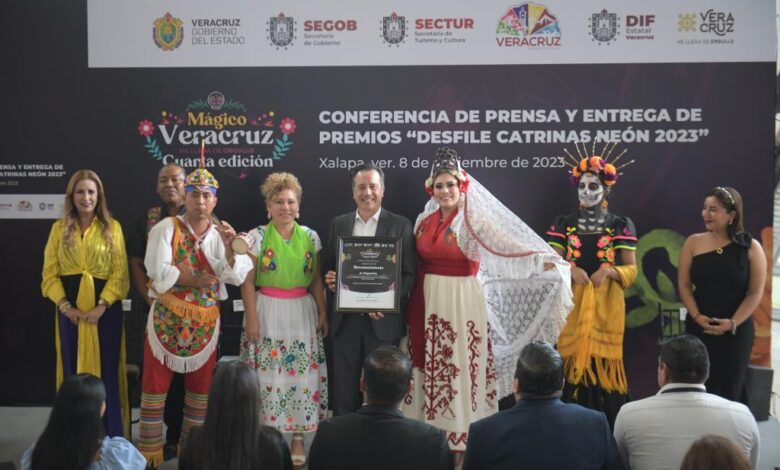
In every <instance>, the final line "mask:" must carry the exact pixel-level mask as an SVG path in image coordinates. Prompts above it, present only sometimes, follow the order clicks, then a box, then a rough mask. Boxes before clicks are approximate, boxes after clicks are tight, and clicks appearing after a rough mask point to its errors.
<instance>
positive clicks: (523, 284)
mask: <svg viewBox="0 0 780 470" xmlns="http://www.w3.org/2000/svg"><path fill="white" fill-rule="evenodd" d="M462 196H464V197H463V206H462V207H461V210H460V211H459V212H458V214H457V215H456V216H455V219H454V220H453V221H452V224H451V225H450V228H451V229H452V230H453V232H455V234H456V235H457V239H458V247H459V248H460V249H461V251H463V253H464V254H465V255H466V257H468V258H469V259H471V260H474V261H479V263H480V264H479V273H478V274H477V277H478V279H479V281H480V283H481V284H482V286H483V289H484V292H485V300H486V302H487V312H488V321H489V323H490V330H491V340H492V342H493V355H494V364H495V368H496V374H497V376H498V391H499V396H500V397H504V396H507V395H509V394H511V393H512V378H513V377H514V372H515V366H516V364H517V358H518V357H519V355H520V350H521V349H522V348H523V346H525V345H526V344H528V343H529V342H531V341H536V340H544V341H547V342H549V343H551V344H555V342H556V341H557V340H558V334H559V333H560V331H561V329H563V326H564V324H565V323H566V317H567V315H568V314H569V311H570V310H571V309H572V307H573V306H574V304H573V302H572V292H571V272H570V267H569V264H568V263H567V262H566V261H564V260H563V259H562V258H561V257H560V256H559V255H558V254H557V253H556V252H555V251H554V250H553V249H552V248H551V247H550V246H549V245H547V243H545V241H544V240H542V238H541V237H539V235H537V234H536V233H535V232H534V231H533V230H531V228H530V227H528V225H526V224H525V222H523V221H522V220H520V218H519V217H518V216H516V215H515V214H514V213H513V212H512V211H511V210H509V209H508V208H507V207H506V206H505V205H503V204H502V203H501V202H500V201H499V200H498V199H496V198H495V197H494V196H493V195H492V194H490V192H489V191H488V190H487V189H485V187H484V186H482V185H481V184H479V182H478V181H477V180H476V179H475V178H474V177H473V176H471V175H469V186H468V191H466V192H465V193H463V195H462ZM438 209H439V205H438V203H436V201H435V200H434V199H433V198H431V200H430V201H428V203H427V204H426V205H425V210H424V212H423V213H422V214H420V215H419V216H418V217H417V222H416V223H415V230H416V229H417V226H418V225H419V224H420V222H421V221H423V220H425V218H426V217H428V216H429V215H431V214H432V213H433V212H435V211H436V210H438ZM545 265H548V267H549V266H553V269H548V270H545Z"/></svg>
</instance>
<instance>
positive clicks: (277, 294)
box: [257, 287, 309, 299]
mask: <svg viewBox="0 0 780 470" xmlns="http://www.w3.org/2000/svg"><path fill="white" fill-rule="evenodd" d="M257 291H258V292H260V293H261V294H263V295H267V296H268V297H273V298H275V299H298V298H300V297H305V296H306V295H307V294H308V293H309V291H308V289H306V288H305V287H293V288H292V289H281V288H279V287H261V288H259V289H257Z"/></svg>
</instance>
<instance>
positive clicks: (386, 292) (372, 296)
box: [336, 237, 401, 313]
mask: <svg viewBox="0 0 780 470" xmlns="http://www.w3.org/2000/svg"><path fill="white" fill-rule="evenodd" d="M400 282H401V240H400V239H399V238H392V237H339V251H338V264H337V268H336V310H338V311H339V312H356V313H363V312H383V313H399V312H400V294H399V290H398V286H399V285H400Z"/></svg>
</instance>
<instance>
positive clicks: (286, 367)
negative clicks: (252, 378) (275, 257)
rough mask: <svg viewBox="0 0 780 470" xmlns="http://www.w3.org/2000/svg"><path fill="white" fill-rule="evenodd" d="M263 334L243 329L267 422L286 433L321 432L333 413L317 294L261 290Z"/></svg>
mask: <svg viewBox="0 0 780 470" xmlns="http://www.w3.org/2000/svg"><path fill="white" fill-rule="evenodd" d="M256 304H257V317H258V319H259V321H260V336H259V338H258V340H257V342H256V343H252V342H250V341H249V340H247V338H246V335H245V333H242V334H241V359H242V360H244V361H245V362H246V363H248V364H249V365H250V366H251V367H253V368H254V369H255V370H256V371H257V375H258V377H259V379H260V399H261V406H262V413H263V421H264V422H265V424H266V425H268V426H273V427H275V428H276V429H278V430H280V431H281V432H310V431H316V430H317V425H318V423H319V421H320V419H321V418H323V417H324V416H325V413H326V412H327V404H328V378H327V369H326V367H325V348H324V347H323V343H322V337H321V336H320V335H319V334H318V333H317V306H316V304H315V302H314V299H313V298H312V296H311V294H307V295H306V296H304V297H300V298H297V299H279V298H275V297H269V296H267V295H264V294H261V293H259V292H258V293H257V295H256Z"/></svg>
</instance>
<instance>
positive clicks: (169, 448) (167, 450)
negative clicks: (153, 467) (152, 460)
mask: <svg viewBox="0 0 780 470" xmlns="http://www.w3.org/2000/svg"><path fill="white" fill-rule="evenodd" d="M175 458H176V444H165V445H164V446H163V460H165V461H166V462H167V461H169V460H171V459H175Z"/></svg>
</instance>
